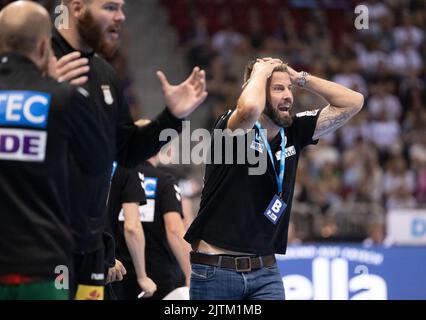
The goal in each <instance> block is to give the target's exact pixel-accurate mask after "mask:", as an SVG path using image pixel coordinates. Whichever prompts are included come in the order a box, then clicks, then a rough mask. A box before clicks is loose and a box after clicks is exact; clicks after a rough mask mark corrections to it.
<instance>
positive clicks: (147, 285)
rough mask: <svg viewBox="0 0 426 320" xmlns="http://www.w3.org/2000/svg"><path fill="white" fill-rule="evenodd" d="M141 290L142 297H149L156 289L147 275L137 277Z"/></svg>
mask: <svg viewBox="0 0 426 320" xmlns="http://www.w3.org/2000/svg"><path fill="white" fill-rule="evenodd" d="M138 283H139V286H140V287H141V290H142V291H143V292H145V294H144V295H143V297H142V298H150V297H152V295H153V294H154V293H155V291H157V285H156V284H155V282H154V281H152V280H151V278H149V277H143V278H138Z"/></svg>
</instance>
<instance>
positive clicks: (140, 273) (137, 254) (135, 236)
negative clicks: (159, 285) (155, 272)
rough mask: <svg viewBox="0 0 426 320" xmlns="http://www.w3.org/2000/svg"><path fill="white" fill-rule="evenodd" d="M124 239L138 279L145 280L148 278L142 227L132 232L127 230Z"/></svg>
mask: <svg viewBox="0 0 426 320" xmlns="http://www.w3.org/2000/svg"><path fill="white" fill-rule="evenodd" d="M124 238H125V240H126V244H127V248H128V249H129V253H130V256H131V257H132V261H133V265H134V267H135V271H136V275H137V277H138V279H140V278H145V277H146V276H147V275H146V269H145V236H144V234H143V230H142V227H141V228H140V229H139V228H135V229H132V230H128V229H125V230H124Z"/></svg>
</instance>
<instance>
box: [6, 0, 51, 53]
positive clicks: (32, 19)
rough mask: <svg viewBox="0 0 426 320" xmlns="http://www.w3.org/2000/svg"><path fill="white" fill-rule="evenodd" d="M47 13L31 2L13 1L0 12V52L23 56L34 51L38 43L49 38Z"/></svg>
mask: <svg viewBox="0 0 426 320" xmlns="http://www.w3.org/2000/svg"><path fill="white" fill-rule="evenodd" d="M51 29H52V25H51V21H50V17H49V13H48V12H47V11H46V9H45V8H43V6H41V5H39V4H37V3H35V2H32V1H15V2H12V3H11V4H9V5H7V6H6V7H4V9H3V10H2V11H0V30H1V32H0V52H15V53H19V54H22V55H25V56H28V55H30V54H31V53H32V52H33V51H34V50H36V48H37V45H38V43H39V42H40V41H41V40H42V39H44V38H46V37H50V36H51Z"/></svg>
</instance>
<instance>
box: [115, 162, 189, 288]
mask: <svg viewBox="0 0 426 320" xmlns="http://www.w3.org/2000/svg"><path fill="white" fill-rule="evenodd" d="M142 183H143V186H144V188H142V187H141V184H142ZM144 191H146V192H144ZM126 202H136V203H139V204H140V205H143V207H142V209H141V210H142V214H141V223H142V227H143V230H144V233H145V241H146V244H145V264H146V272H147V274H148V276H149V277H150V278H151V279H153V281H154V282H155V283H157V285H159V286H160V285H161V286H166V287H167V288H168V286H169V285H171V286H172V289H174V288H177V287H180V286H183V285H184V283H185V277H184V275H183V272H182V270H181V269H180V267H179V264H178V262H177V260H176V258H175V256H174V254H173V251H172V249H171V248H170V245H169V242H168V240H167V233H166V229H165V225H164V215H165V214H167V213H168V212H178V213H179V214H181V217H182V218H183V215H182V205H181V195H180V192H179V189H178V186H177V182H176V179H175V178H174V177H173V176H172V175H170V174H167V173H165V172H164V171H163V170H161V169H160V168H157V167H154V166H153V165H152V164H150V163H149V162H148V161H146V162H144V163H143V164H141V165H139V166H137V167H136V168H135V169H132V170H129V169H125V168H122V167H118V168H117V171H116V173H115V174H114V177H113V179H112V183H111V192H110V197H109V205H108V207H109V219H110V221H111V226H112V231H113V234H114V237H115V239H116V254H117V259H119V260H120V261H123V262H128V263H132V258H131V255H130V253H129V250H128V248H127V244H126V239H125V237H124V215H123V211H122V204H123V203H126Z"/></svg>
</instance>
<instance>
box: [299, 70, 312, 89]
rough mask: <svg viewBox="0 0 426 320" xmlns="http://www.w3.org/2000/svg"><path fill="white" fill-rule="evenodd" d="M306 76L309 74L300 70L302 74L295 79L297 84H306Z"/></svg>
mask: <svg viewBox="0 0 426 320" xmlns="http://www.w3.org/2000/svg"><path fill="white" fill-rule="evenodd" d="M308 76H309V73H307V72H306V71H302V75H301V76H300V77H299V78H297V80H296V83H297V85H298V86H299V87H301V88H303V87H304V86H305V85H306V82H307V81H308V80H307V79H306V78H307V77H308Z"/></svg>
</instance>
